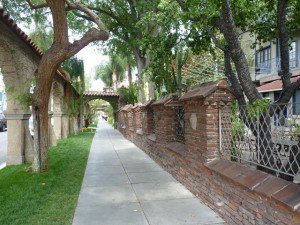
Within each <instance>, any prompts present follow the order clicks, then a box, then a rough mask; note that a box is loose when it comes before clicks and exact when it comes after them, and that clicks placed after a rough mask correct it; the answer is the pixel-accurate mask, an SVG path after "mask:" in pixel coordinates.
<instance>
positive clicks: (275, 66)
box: [243, 33, 300, 114]
mask: <svg viewBox="0 0 300 225" xmlns="http://www.w3.org/2000/svg"><path fill="white" fill-rule="evenodd" d="M244 37H245V36H244ZM243 39H244V38H243ZM244 40H249V36H247V37H246V38H245V39H244ZM252 40H253V38H252ZM299 42H300V33H295V35H294V38H293V39H292V40H291V41H290V55H289V56H290V72H291V73H292V78H291V80H292V81H295V80H297V79H299V78H300V56H299V51H300V46H299ZM252 43H253V42H252ZM244 50H245V52H246V55H248V56H250V57H249V58H251V57H252V60H249V64H250V71H251V76H252V80H253V82H255V83H256V84H257V89H258V91H259V92H260V93H261V94H262V96H263V97H264V98H268V99H270V101H272V102H273V101H276V100H277V99H278V98H279V96H280V92H281V90H282V81H281V78H280V77H279V76H278V71H279V70H280V47H279V41H278V39H274V40H270V41H269V42H266V43H264V44H263V45H262V46H261V47H259V48H256V49H250V48H249V46H248V47H247V46H246V47H245V45H244ZM290 103H294V104H295V106H294V107H293V108H294V110H293V111H294V112H293V113H294V114H298V113H299V112H300V89H299V90H297V91H296V92H295V93H294V95H293V97H292V98H291V100H290Z"/></svg>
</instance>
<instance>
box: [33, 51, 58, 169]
mask: <svg viewBox="0 0 300 225" xmlns="http://www.w3.org/2000/svg"><path fill="white" fill-rule="evenodd" d="M50 52H51V51H50ZM50 61H51V57H48V54H45V55H44V56H43V57H42V60H41V62H40V64H39V67H38V70H37V84H36V87H35V90H34V93H33V101H32V113H33V123H34V148H35V150H34V153H35V154H34V160H33V165H32V169H33V171H34V172H43V171H47V169H48V105H49V97H50V92H51V84H52V80H53V77H54V74H55V72H56V70H57V68H58V65H57V63H56V65H55V64H54V63H53V64H52V63H49V62H50ZM49 84H50V85H49Z"/></svg>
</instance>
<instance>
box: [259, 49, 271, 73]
mask: <svg viewBox="0 0 300 225" xmlns="http://www.w3.org/2000/svg"><path fill="white" fill-rule="evenodd" d="M255 63H256V65H255V67H256V72H258V73H267V72H270V71H271V47H270V46H268V47H266V48H263V49H261V50H260V51H258V52H256V62H255Z"/></svg>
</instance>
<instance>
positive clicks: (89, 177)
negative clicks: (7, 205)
mask: <svg viewBox="0 0 300 225" xmlns="http://www.w3.org/2000/svg"><path fill="white" fill-rule="evenodd" d="M126 224H128V225H144V224H145V225H146V224H148V225H149V224H150V225H184V224H189V225H208V224H209V225H212V224H214V225H216V224H218V225H220V224H224V222H223V220H222V219H221V218H220V217H219V216H218V215H217V214H216V213H215V212H213V211H212V210H211V209H210V208H208V207H207V206H206V205H204V204H203V203H201V201H200V200H199V199H197V198H196V197H195V196H194V195H193V194H192V193H191V192H189V191H188V190H187V189H186V188H185V187H184V186H183V185H181V184H180V183H179V182H177V181H176V180H175V179H174V178H173V177H172V176H171V175H170V174H169V173H167V172H166V171H164V170H163V169H162V168H161V167H160V166H158V165H157V164H156V163H155V162H154V161H153V160H152V159H151V158H150V157H148V156H147V155H146V154H145V153H144V152H143V151H142V150H140V149H139V148H137V147H136V146H135V145H134V144H132V143H131V142H129V141H128V140H126V139H125V138H124V137H123V136H122V134H120V133H119V132H118V131H117V130H113V129H112V128H111V127H110V126H109V125H107V124H106V123H105V122H99V125H98V128H97V132H96V134H95V137H94V140H93V143H92V147H91V151H90V155H89V159H88V164H87V168H86V172H85V176H84V180H83V184H82V187H81V192H80V196H79V199H78V205H77V208H76V212H75V216H74V220H73V225H126Z"/></svg>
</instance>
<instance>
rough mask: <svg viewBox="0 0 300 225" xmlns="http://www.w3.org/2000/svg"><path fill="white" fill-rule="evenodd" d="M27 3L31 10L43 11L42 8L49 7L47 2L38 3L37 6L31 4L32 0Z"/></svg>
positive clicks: (27, 0)
mask: <svg viewBox="0 0 300 225" xmlns="http://www.w3.org/2000/svg"><path fill="white" fill-rule="evenodd" d="M26 2H27V3H28V5H29V6H30V8H31V9H41V8H46V7H48V3H47V2H43V3H37V4H33V3H32V2H31V0H26Z"/></svg>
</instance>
